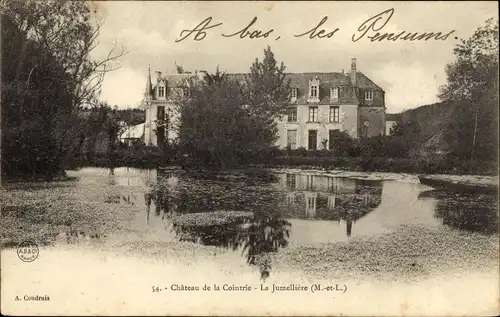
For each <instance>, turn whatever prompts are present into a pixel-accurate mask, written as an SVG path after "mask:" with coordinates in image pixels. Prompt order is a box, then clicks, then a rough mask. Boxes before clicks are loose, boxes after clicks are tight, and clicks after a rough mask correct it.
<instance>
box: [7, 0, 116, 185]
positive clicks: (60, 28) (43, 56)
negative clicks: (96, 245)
mask: <svg viewBox="0 0 500 317" xmlns="http://www.w3.org/2000/svg"><path fill="white" fill-rule="evenodd" d="M1 14H2V16H1V19H2V54H1V55H2V65H3V66H4V67H2V132H3V133H2V146H3V154H4V156H3V160H2V164H3V168H2V173H3V174H4V175H6V176H14V175H15V176H21V175H25V176H30V175H31V176H35V175H37V174H44V175H45V176H46V177H51V176H55V175H56V174H60V173H63V168H64V162H65V160H66V158H67V157H68V156H70V155H72V154H73V153H74V151H75V150H76V148H77V146H78V145H79V144H81V142H80V140H81V135H82V134H83V133H84V130H83V129H84V127H85V125H84V124H81V120H82V118H81V112H80V110H81V109H82V107H84V106H90V107H96V106H97V104H98V103H97V97H98V92H99V88H100V85H101V83H102V80H103V78H104V75H105V74H106V72H108V71H110V70H113V69H116V67H117V66H116V65H114V63H113V62H114V61H115V60H116V59H117V58H118V57H119V56H121V54H122V53H123V52H122V53H116V54H115V48H116V47H115V48H114V49H112V50H111V52H110V53H109V55H108V56H107V57H106V58H104V59H103V60H102V61H94V60H92V59H91V58H90V53H91V52H92V51H93V50H94V48H95V47H96V45H97V42H96V40H97V36H98V34H99V29H100V23H99V21H97V22H92V21H93V20H92V13H91V11H90V10H89V8H88V6H87V4H86V3H85V2H70V1H63V2H61V1H46V2H41V1H8V0H7V1H2V2H1ZM31 176H30V177H31Z"/></svg>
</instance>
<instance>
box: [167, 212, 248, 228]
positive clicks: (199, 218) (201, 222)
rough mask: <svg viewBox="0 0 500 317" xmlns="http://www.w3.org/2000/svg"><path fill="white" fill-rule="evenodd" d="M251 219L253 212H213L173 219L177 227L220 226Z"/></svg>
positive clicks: (185, 215) (191, 214)
mask: <svg viewBox="0 0 500 317" xmlns="http://www.w3.org/2000/svg"><path fill="white" fill-rule="evenodd" d="M251 218H253V212H249V211H232V210H219V211H214V212H198V213H190V214H184V215H180V216H176V217H175V218H174V219H173V223H174V225H177V226H186V227H193V226H200V227H206V226H220V225H226V224H230V223H234V222H238V221H244V220H248V219H251Z"/></svg>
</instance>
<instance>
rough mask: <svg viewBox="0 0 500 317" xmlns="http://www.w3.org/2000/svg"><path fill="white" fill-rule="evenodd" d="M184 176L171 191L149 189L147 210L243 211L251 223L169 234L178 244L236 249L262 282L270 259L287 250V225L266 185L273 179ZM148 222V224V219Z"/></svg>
mask: <svg viewBox="0 0 500 317" xmlns="http://www.w3.org/2000/svg"><path fill="white" fill-rule="evenodd" d="M202 176H203V177H200V175H196V177H193V175H191V177H183V178H182V179H180V180H179V182H178V184H177V186H176V188H175V189H172V188H170V187H169V186H168V184H167V183H166V182H159V183H156V184H154V185H153V186H152V187H151V189H150V191H149V192H148V193H146V194H145V201H146V208H147V209H146V210H147V212H148V215H147V217H148V219H149V209H150V206H151V202H154V204H155V206H156V208H157V209H161V210H162V211H164V213H163V217H165V215H166V217H167V218H172V217H175V216H176V215H182V214H187V213H200V212H204V213H210V212H214V211H217V210H240V211H243V210H247V211H251V212H253V217H252V218H251V219H241V218H240V219H236V220H232V221H225V222H224V223H223V224H218V225H204V224H202V223H200V222H199V223H193V224H192V225H187V224H183V225H178V224H176V222H175V221H174V222H173V223H174V225H173V229H174V230H175V232H176V235H177V237H178V239H179V240H180V241H191V242H195V243H200V244H203V245H212V246H217V247H223V248H226V249H231V250H233V251H236V250H241V251H242V254H243V255H244V256H245V258H246V261H247V263H248V264H249V265H251V266H255V267H258V268H259V270H260V274H261V278H262V279H263V280H265V279H266V278H267V277H269V275H270V270H271V256H270V255H271V254H272V253H274V252H277V251H278V250H279V249H280V248H285V247H286V246H287V245H288V238H289V236H290V228H291V224H290V223H289V222H288V221H286V220H285V219H283V218H282V217H281V216H280V212H279V209H277V206H278V205H279V201H280V200H282V197H281V196H282V195H276V193H275V192H274V190H273V189H272V188H269V187H268V186H267V184H268V183H269V182H271V181H273V180H274V178H273V177H272V176H270V175H269V174H268V173H265V174H262V173H259V174H253V175H250V176H248V175H238V174H237V175H236V176H235V175H234V174H229V175H217V176H214V175H210V174H208V175H207V174H202ZM148 221H149V220H148Z"/></svg>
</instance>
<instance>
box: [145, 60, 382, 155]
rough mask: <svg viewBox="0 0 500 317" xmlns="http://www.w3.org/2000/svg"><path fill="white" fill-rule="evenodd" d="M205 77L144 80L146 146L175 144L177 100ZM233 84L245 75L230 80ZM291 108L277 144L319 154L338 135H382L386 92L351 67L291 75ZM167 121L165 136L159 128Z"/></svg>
mask: <svg viewBox="0 0 500 317" xmlns="http://www.w3.org/2000/svg"><path fill="white" fill-rule="evenodd" d="M205 74H206V73H205V72H196V73H195V74H174V75H165V76H162V74H161V73H160V72H157V76H156V80H155V83H154V84H153V82H152V79H151V75H150V74H149V75H148V80H147V83H146V91H145V93H144V100H143V103H142V107H143V108H144V109H145V110H146V122H145V135H144V140H145V142H146V144H152V145H158V144H159V143H161V142H162V140H164V139H165V138H168V139H169V140H175V139H176V138H177V132H176V129H175V126H176V124H177V123H178V115H177V113H176V111H175V109H176V106H175V96H178V94H182V93H183V91H184V88H186V87H187V86H188V85H189V82H191V81H190V80H189V79H195V80H203V78H204V75H205ZM228 75H229V76H234V77H235V78H236V79H241V78H244V76H242V75H243V74H228ZM287 78H289V79H290V82H291V89H292V91H291V92H290V95H291V98H290V105H289V109H288V114H287V115H285V116H283V117H282V118H279V119H276V121H277V124H278V136H279V137H278V140H277V141H276V145H277V146H279V147H281V148H285V147H291V148H300V147H304V148H306V149H323V148H325V147H326V148H327V149H328V148H329V147H330V144H331V142H334V139H333V138H334V135H335V133H336V132H339V131H341V132H346V133H348V134H349V135H350V136H351V137H353V138H357V137H369V136H376V135H384V133H385V92H384V91H383V90H382V89H381V88H380V87H379V86H377V85H376V84H375V83H374V82H373V81H371V80H370V79H369V78H368V77H366V76H365V75H364V74H363V73H362V72H359V71H357V69H356V59H354V58H353V59H352V61H351V70H350V71H349V72H348V73H344V71H342V72H341V73H289V74H287ZM165 119H168V120H169V126H170V127H174V128H173V129H168V135H167V134H166V133H165V131H164V129H163V128H162V127H161V122H163V121H164V120H165Z"/></svg>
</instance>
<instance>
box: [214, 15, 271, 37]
mask: <svg viewBox="0 0 500 317" xmlns="http://www.w3.org/2000/svg"><path fill="white" fill-rule="evenodd" d="M255 22H257V17H254V18H253V20H252V21H250V23H249V24H248V25H247V26H245V27H244V28H243V29H241V30H239V31H238V32H235V33H233V34H229V35H226V34H222V36H224V37H233V36H236V35H238V34H239V35H240V39H244V38H246V37H247V36H248V38H250V39H258V38H266V37H268V36H269V34H271V33H272V32H273V31H274V29H270V30H268V31H267V32H263V31H260V30H253V31H250V27H251V26H252V25H254V24H255Z"/></svg>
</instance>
